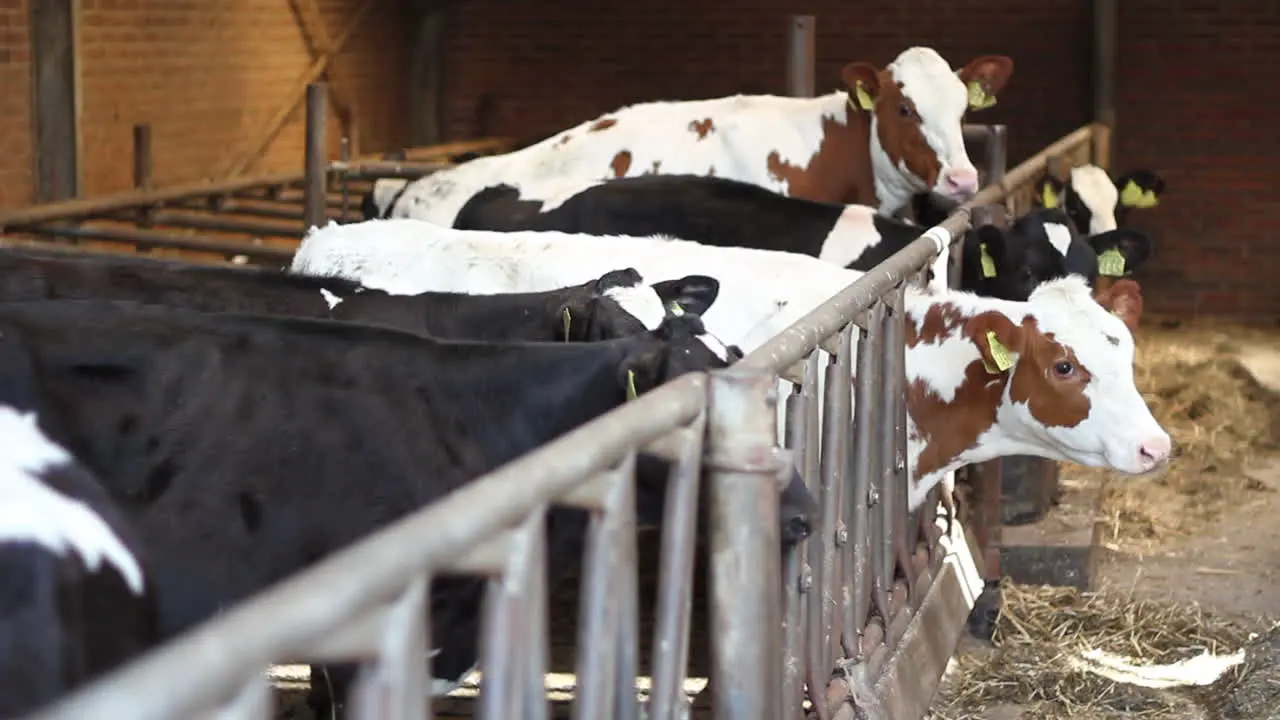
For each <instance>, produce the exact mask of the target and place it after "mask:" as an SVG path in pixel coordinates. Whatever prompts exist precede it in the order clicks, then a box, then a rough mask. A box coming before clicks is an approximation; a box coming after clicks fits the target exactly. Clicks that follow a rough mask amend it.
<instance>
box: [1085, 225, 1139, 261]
mask: <svg viewBox="0 0 1280 720" xmlns="http://www.w3.org/2000/svg"><path fill="white" fill-rule="evenodd" d="M1089 247H1092V248H1093V251H1094V253H1096V254H1098V255H1101V254H1102V253H1104V252H1106V251H1108V250H1110V249H1111V248H1116V249H1118V250H1119V251H1120V254H1121V255H1123V256H1124V268H1125V271H1126V272H1132V271H1133V270H1136V269H1137V268H1138V267H1140V266H1141V265H1142V264H1143V263H1145V262H1146V261H1147V258H1149V257H1151V251H1152V243H1151V238H1149V237H1147V235H1146V233H1143V232H1141V231H1139V230H1133V229H1131V228H1120V229H1118V230H1109V231H1107V232H1104V233H1098V234H1097V235H1093V236H1090V237H1089Z"/></svg>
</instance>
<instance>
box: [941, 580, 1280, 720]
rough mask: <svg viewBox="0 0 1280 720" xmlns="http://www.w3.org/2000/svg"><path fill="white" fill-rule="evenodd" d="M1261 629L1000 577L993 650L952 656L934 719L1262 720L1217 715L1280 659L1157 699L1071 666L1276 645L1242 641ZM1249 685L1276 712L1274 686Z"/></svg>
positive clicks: (1193, 611)
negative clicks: (994, 714)
mask: <svg viewBox="0 0 1280 720" xmlns="http://www.w3.org/2000/svg"><path fill="white" fill-rule="evenodd" d="M1266 629H1267V623H1266V622H1264V621H1263V620H1261V619H1257V620H1231V619H1226V618H1222V617H1218V616H1215V615H1214V614H1212V613H1210V612H1207V611H1206V610H1204V609H1203V608H1201V607H1200V606H1198V605H1179V604H1174V603H1165V602H1157V601H1151V600H1141V599H1136V598H1133V597H1132V596H1130V595H1128V594H1126V593H1119V592H1091V593H1081V592H1079V591H1078V590H1076V589H1074V588H1059V587H1048V586H1026V585H1017V584H1014V583H1011V582H1009V581H1008V580H1007V579H1006V580H1005V582H1004V583H1003V607H1002V609H1001V613H1000V617H999V619H998V620H997V623H996V629H995V635H994V639H993V644H994V646H995V650H994V651H993V652H992V653H991V654H989V655H988V656H986V657H979V656H974V655H964V656H959V657H957V658H955V660H956V663H957V666H958V667H957V668H956V671H955V673H954V674H953V676H952V677H950V678H948V679H947V680H946V681H945V682H944V685H943V688H942V691H941V693H940V697H939V699H938V702H936V703H935V705H934V708H933V710H932V711H931V712H932V717H934V718H936V720H978V719H979V718H986V717H987V713H988V712H989V711H990V710H991V708H992V707H995V706H999V705H1007V704H1013V705H1017V706H1019V707H1020V708H1021V709H1022V710H1023V712H1024V717H1028V718H1030V717H1034V718H1036V719H1037V720H1058V719H1064V720H1065V719H1066V718H1087V719H1096V720H1110V718H1189V717H1215V718H1216V717H1222V718H1230V717H1242V718H1243V717H1249V718H1258V717H1267V716H1268V715H1267V714H1266V713H1263V714H1258V713H1257V711H1256V709H1255V710H1253V711H1252V714H1249V713H1246V714H1243V715H1236V714H1232V713H1230V712H1225V713H1224V709H1225V708H1230V707H1235V706H1239V705H1241V703H1242V701H1241V700H1240V699H1239V698H1238V697H1237V696H1238V695H1240V693H1235V692H1234V690H1235V689H1236V688H1237V687H1238V686H1240V684H1241V683H1242V682H1244V681H1245V680H1248V679H1249V678H1254V679H1255V680H1257V678H1258V677H1261V676H1259V675H1258V673H1259V672H1260V670H1261V671H1263V672H1264V674H1266V673H1270V674H1271V675H1274V674H1275V673H1276V672H1280V668H1277V666H1276V664H1275V661H1276V660H1277V659H1280V652H1276V651H1270V650H1268V651H1267V652H1261V653H1257V652H1254V651H1253V650H1249V651H1248V652H1247V653H1246V658H1247V659H1246V661H1245V662H1244V663H1242V664H1241V665H1238V666H1236V667H1235V668H1234V669H1232V670H1230V671H1228V672H1227V673H1226V674H1225V675H1223V676H1222V678H1220V679H1219V681H1218V682H1216V683H1214V684H1213V685H1211V686H1209V687H1204V688H1195V689H1181V688H1180V689H1176V690H1163V691H1162V690H1149V689H1146V688H1142V687H1137V686H1133V685H1127V684H1120V683H1115V682H1112V681H1110V680H1108V679H1106V678H1104V677H1102V676H1100V675H1097V674H1094V673H1090V672H1085V671H1081V670H1079V669H1077V668H1076V667H1075V665H1074V663H1073V662H1072V659H1073V658H1079V657H1080V654H1081V653H1083V652H1085V651H1087V650H1094V649H1097V650H1104V651H1106V652H1109V653H1115V654H1118V655H1123V656H1128V657H1129V658H1132V659H1133V661H1136V662H1142V663H1154V664H1165V663H1173V662H1177V661H1179V660H1185V659H1188V658H1191V657H1194V656H1196V655H1199V654H1200V653H1202V652H1204V651H1208V652H1211V653H1213V654H1215V655H1223V654H1229V653H1232V652H1235V651H1237V650H1239V649H1240V648H1241V647H1245V646H1246V645H1248V646H1249V647H1250V648H1253V647H1261V645H1259V643H1260V642H1261V643H1264V644H1265V643H1274V642H1276V641H1280V637H1277V636H1273V635H1271V634H1268V635H1267V636H1266V637H1265V638H1264V639H1263V640H1262V641H1259V640H1257V639H1253V641H1252V643H1251V642H1250V641H1251V638H1250V635H1251V633H1257V632H1262V631H1264V630H1266ZM1267 647H1270V645H1267ZM1252 687H1253V688H1254V689H1255V691H1256V693H1260V694H1262V695H1266V693H1267V692H1268V690H1267V688H1271V689H1274V690H1276V691H1277V692H1276V693H1273V694H1271V695H1269V696H1267V697H1265V698H1263V699H1262V700H1261V701H1260V702H1262V703H1263V704H1261V705H1254V706H1251V707H1254V708H1258V707H1266V708H1274V707H1277V705H1280V703H1277V699H1278V695H1280V683H1276V682H1275V678H1273V677H1271V676H1270V675H1268V676H1267V677H1266V678H1265V682H1256V681H1255V682H1253V685H1252ZM1247 702H1253V701H1251V700H1249V701H1247ZM1233 703H1234V705H1233ZM1210 709H1211V710H1210ZM1192 710H1194V711H1195V712H1190V714H1189V711H1192ZM1206 712H1209V714H1208V715H1206V714H1205V713H1206Z"/></svg>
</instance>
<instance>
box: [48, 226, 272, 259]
mask: <svg viewBox="0 0 1280 720" xmlns="http://www.w3.org/2000/svg"><path fill="white" fill-rule="evenodd" d="M24 232H28V233H31V234H40V235H53V236H55V237H70V238H77V239H80V240H106V241H109V242H123V243H133V244H135V245H145V246H148V247H157V248H169V249H173V250H191V251H193V252H209V253H219V254H222V255H245V256H247V257H249V258H261V259H263V260H283V261H288V260H291V259H292V258H293V254H294V252H295V250H294V248H288V247H279V246H275V245H255V244H253V243H247V242H236V241H233V240H219V239H214V238H205V237H197V236H194V235H173V234H170V233H164V232H159V231H156V230H141V229H136V228H124V227H121V228H109V227H100V226H87V225H80V226H78V227H77V226H72V225H40V226H38V227H33V228H29V229H27V230H24Z"/></svg>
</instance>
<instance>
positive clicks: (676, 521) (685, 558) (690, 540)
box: [649, 414, 706, 720]
mask: <svg viewBox="0 0 1280 720" xmlns="http://www.w3.org/2000/svg"><path fill="white" fill-rule="evenodd" d="M705 430H706V415H705V414H703V415H700V416H699V417H698V418H697V419H696V420H695V421H694V422H693V423H692V424H691V425H690V426H689V428H688V429H686V430H680V431H677V433H676V438H677V442H678V443H679V445H680V451H679V454H678V457H677V459H676V461H675V463H674V464H673V465H672V468H671V476H670V479H669V480H668V483H667V497H666V507H665V508H664V509H663V523H662V547H661V549H660V551H659V552H660V555H659V564H658V598H657V608H656V609H655V618H654V630H653V651H652V656H651V662H650V666H651V670H650V672H651V674H652V676H653V677H652V680H653V685H652V687H651V689H650V693H649V717H650V718H652V719H653V720H659V719H661V720H668V719H672V718H676V717H677V716H678V714H679V713H680V712H681V711H682V710H683V708H684V706H685V704H686V699H685V695H684V680H685V675H686V673H687V668H688V658H689V629H690V626H691V624H692V618H691V614H692V604H693V602H692V600H693V596H692V593H690V592H689V589H690V588H692V587H693V567H694V546H695V542H696V540H697V533H698V526H697V523H698V500H699V494H700V484H701V475H702V439H703V435H704V433H705Z"/></svg>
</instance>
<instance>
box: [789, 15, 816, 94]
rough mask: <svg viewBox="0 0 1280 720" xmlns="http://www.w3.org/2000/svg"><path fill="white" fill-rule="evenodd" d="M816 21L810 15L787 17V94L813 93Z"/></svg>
mask: <svg viewBox="0 0 1280 720" xmlns="http://www.w3.org/2000/svg"><path fill="white" fill-rule="evenodd" d="M816 25H817V21H816V19H815V18H814V16H812V15H792V16H791V17H789V18H787V94H788V95H790V96H791V97H813V95H814V85H815V83H814V70H813V67H814V53H815V50H814V48H815V47H816V42H815V36H816V34H815V27H816Z"/></svg>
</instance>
